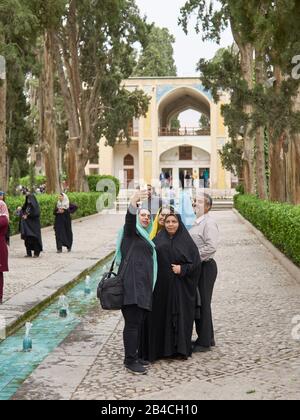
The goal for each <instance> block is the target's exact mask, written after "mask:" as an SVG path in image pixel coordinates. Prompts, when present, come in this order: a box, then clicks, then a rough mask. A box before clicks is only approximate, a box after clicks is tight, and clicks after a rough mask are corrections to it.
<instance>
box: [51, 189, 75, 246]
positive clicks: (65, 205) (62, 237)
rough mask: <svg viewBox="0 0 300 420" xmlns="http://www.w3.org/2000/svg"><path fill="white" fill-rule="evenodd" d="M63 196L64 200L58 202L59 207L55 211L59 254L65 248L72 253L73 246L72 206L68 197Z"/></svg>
mask: <svg viewBox="0 0 300 420" xmlns="http://www.w3.org/2000/svg"><path fill="white" fill-rule="evenodd" d="M62 196H63V197H64V200H63V201H62V202H58V204H57V207H56V208H55V210H54V215H55V222H54V230H55V237H56V247H57V251H58V252H61V251H62V248H63V247H66V248H67V249H68V251H71V249H72V245H73V232H72V220H71V214H70V204H69V200H68V198H67V196H66V195H65V194H62Z"/></svg>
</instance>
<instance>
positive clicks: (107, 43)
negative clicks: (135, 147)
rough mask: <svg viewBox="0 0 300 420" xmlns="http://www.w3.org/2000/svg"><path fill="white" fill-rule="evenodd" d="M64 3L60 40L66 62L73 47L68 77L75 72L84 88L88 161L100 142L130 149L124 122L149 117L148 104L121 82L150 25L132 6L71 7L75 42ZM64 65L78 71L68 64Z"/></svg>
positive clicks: (125, 1)
mask: <svg viewBox="0 0 300 420" xmlns="http://www.w3.org/2000/svg"><path fill="white" fill-rule="evenodd" d="M67 3H68V4H69V7H67V8H66V11H65V13H64V14H63V15H62V16H61V22H60V28H59V31H58V32H59V40H60V43H61V45H62V49H63V50H64V58H65V59H66V57H68V56H71V54H72V51H71V48H70V47H72V45H73V44H74V42H75V43H76V48H77V50H78V58H79V63H78V68H76V69H75V70H74V73H72V74H75V73H76V71H78V72H79V73H80V79H81V82H82V83H83V84H84V85H85V86H86V89H85V90H84V91H82V94H81V98H80V99H81V101H82V105H83V106H85V107H86V106H89V109H88V110H87V111H86V112H87V115H88V117H89V121H88V124H87V125H88V126H89V127H91V130H92V132H91V133H88V134H89V136H88V138H89V147H88V150H89V156H88V158H93V157H94V156H95V149H96V148H97V144H98V142H99V139H100V138H101V137H102V136H103V137H105V138H106V139H107V142H108V144H109V145H110V146H114V145H115V143H116V142H117V141H118V140H119V141H127V142H128V143H129V142H130V141H131V137H130V132H129V130H128V125H129V122H130V121H132V119H133V118H138V117H140V116H141V115H143V116H145V115H146V113H147V111H148V107H149V103H150V98H149V97H148V96H147V95H145V93H144V91H142V90H139V89H136V90H134V91H133V92H132V91H128V90H126V89H125V88H124V87H123V85H122V82H123V80H126V79H128V78H129V77H130V76H132V74H133V70H134V68H135V66H136V60H135V54H134V51H135V48H136V45H137V43H138V44H140V45H142V46H144V45H145V44H146V41H147V37H148V33H149V25H147V24H146V22H145V20H144V19H142V18H141V16H140V14H139V9H138V8H137V6H136V4H135V1H134V0H110V1H103V0H94V1H81V2H76V4H75V3H73V5H74V4H75V7H76V11H75V19H76V22H75V23H76V26H75V27H76V28H77V29H78V36H77V39H74V37H73V36H74V33H73V32H74V30H75V27H74V26H72V23H73V17H72V14H70V13H69V10H70V9H71V7H70V6H71V4H72V2H70V1H68V2H67ZM66 25H67V30H66ZM68 60H69V59H68ZM68 64H69V65H70V66H72V67H73V66H75V65H77V63H75V64H74V63H72V62H70V61H68ZM69 74H70V73H69ZM67 83H68V84H69V85H70V86H72V85H74V84H76V83H77V80H71V79H70V80H67ZM74 105H75V106H77V105H76V104H74Z"/></svg>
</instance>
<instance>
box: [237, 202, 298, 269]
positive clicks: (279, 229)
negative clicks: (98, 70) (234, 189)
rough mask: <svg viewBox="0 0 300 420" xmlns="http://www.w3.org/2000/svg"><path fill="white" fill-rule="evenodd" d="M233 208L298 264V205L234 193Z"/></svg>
mask: <svg viewBox="0 0 300 420" xmlns="http://www.w3.org/2000/svg"><path fill="white" fill-rule="evenodd" d="M234 201H235V208H236V209H237V210H238V211H239V212H240V213H241V214H242V215H243V216H244V217H245V218H246V219H247V220H249V222H251V223H252V224H253V225H254V226H256V227H257V228H258V229H259V230H260V231H261V232H262V233H263V234H264V235H265V236H266V238H268V239H269V240H270V241H271V242H272V243H273V244H274V245H275V246H276V247H277V248H278V249H280V251H282V252H283V253H284V254H285V255H286V256H287V257H289V258H290V259H291V260H292V261H293V262H295V263H296V264H297V265H299V266H300V206H293V205H290V204H281V203H273V202H269V201H263V200H259V199H258V198H256V197H254V196H249V195H236V196H235V198H234Z"/></svg>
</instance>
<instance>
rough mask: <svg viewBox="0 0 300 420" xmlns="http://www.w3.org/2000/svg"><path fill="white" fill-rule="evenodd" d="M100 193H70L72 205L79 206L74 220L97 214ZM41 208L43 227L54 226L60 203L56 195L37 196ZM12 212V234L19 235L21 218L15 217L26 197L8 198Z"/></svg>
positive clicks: (7, 201)
mask: <svg viewBox="0 0 300 420" xmlns="http://www.w3.org/2000/svg"><path fill="white" fill-rule="evenodd" d="M99 196H100V194H99V193H69V194H68V197H69V199H70V203H74V204H76V205H77V206H78V210H77V211H76V213H74V214H73V215H72V218H73V219H79V218H81V217H86V216H90V215H93V214H96V213H97V208H96V203H97V200H98V199H99ZM36 197H37V200H38V202H39V204H40V208H41V225H42V227H47V226H52V225H53V223H54V215H53V211H54V208H55V206H56V204H57V201H58V196H55V195H46V194H41V195H36ZM5 201H6V203H7V205H8V208H9V212H10V227H11V234H12V235H14V234H17V233H18V231H19V217H18V216H16V215H15V211H16V209H17V208H18V207H19V206H23V204H24V203H25V197H24V196H21V197H10V196H9V197H6V199H5Z"/></svg>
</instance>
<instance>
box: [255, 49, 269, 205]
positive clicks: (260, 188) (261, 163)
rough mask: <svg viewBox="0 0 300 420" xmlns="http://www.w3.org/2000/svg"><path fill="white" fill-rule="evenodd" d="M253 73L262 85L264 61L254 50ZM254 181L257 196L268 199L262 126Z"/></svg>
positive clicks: (257, 144)
mask: <svg viewBox="0 0 300 420" xmlns="http://www.w3.org/2000/svg"><path fill="white" fill-rule="evenodd" d="M255 59H256V60H255V73H256V83H257V84H258V85H263V84H264V83H265V81H266V77H265V70H264V62H263V57H262V54H261V53H260V52H259V51H256V54H255ZM256 183H257V192H258V195H259V198H261V199H262V200H267V199H268V186H267V176H266V158H265V130H264V127H258V128H257V129H256Z"/></svg>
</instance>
